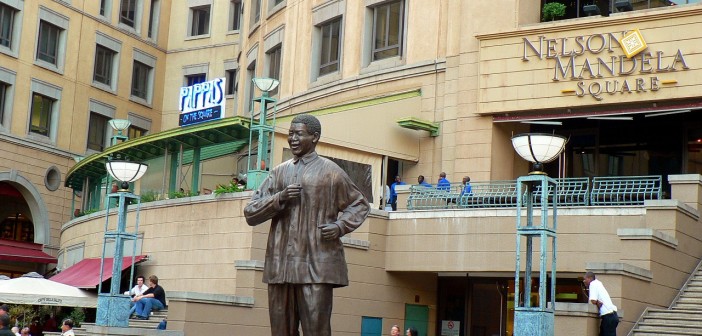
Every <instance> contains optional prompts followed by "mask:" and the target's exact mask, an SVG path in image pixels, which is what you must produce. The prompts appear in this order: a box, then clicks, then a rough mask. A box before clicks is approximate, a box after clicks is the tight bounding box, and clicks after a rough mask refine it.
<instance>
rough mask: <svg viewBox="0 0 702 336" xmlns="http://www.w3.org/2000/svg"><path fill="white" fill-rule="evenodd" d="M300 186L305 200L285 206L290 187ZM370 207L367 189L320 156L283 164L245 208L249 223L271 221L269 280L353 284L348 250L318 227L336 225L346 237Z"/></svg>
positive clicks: (266, 270) (266, 269)
mask: <svg viewBox="0 0 702 336" xmlns="http://www.w3.org/2000/svg"><path fill="white" fill-rule="evenodd" d="M293 183H300V184H301V185H302V194H301V196H300V198H298V199H294V200H288V201H287V202H281V201H280V200H279V194H280V192H281V191H283V190H284V189H285V187H286V186H288V185H290V184H293ZM369 212H370V207H369V205H368V201H367V200H366V199H365V198H364V197H363V194H362V193H361V191H360V190H359V189H358V188H357V187H356V185H354V184H353V182H352V181H351V179H350V178H349V177H348V175H347V174H346V173H345V172H344V171H343V170H342V169H341V168H339V166H337V165H336V164H335V163H334V162H332V161H330V160H328V159H325V158H323V157H320V156H318V155H317V153H316V152H312V153H308V154H307V155H305V156H303V157H302V158H300V159H298V158H294V159H292V160H288V161H286V162H283V163H281V164H280V165H278V166H277V167H275V168H274V169H273V171H271V173H270V175H269V176H268V177H267V178H266V179H265V180H264V182H263V184H262V185H261V187H260V188H259V189H258V190H257V191H256V193H255V194H254V195H253V197H252V198H251V201H250V202H249V204H248V205H247V206H246V208H245V209H244V215H245V216H246V221H247V222H248V223H249V225H252V226H253V225H258V224H261V223H264V222H266V221H267V220H269V219H271V230H270V234H269V236H268V246H267V248H266V264H265V267H264V273H263V282H265V283H269V284H283V283H293V284H318V283H325V284H332V285H334V286H337V287H341V286H346V285H348V282H349V280H348V270H347V267H346V260H345V257H344V246H343V244H342V243H341V240H340V239H336V240H323V239H322V237H321V230H320V229H319V228H318V225H323V224H331V223H333V224H336V225H337V226H338V227H339V228H340V230H341V231H340V237H341V236H343V235H345V234H347V233H349V232H352V231H353V230H355V229H356V228H358V227H359V226H360V225H361V224H362V223H363V221H364V220H365V219H366V217H367V216H368V213H369Z"/></svg>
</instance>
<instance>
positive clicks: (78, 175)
mask: <svg viewBox="0 0 702 336" xmlns="http://www.w3.org/2000/svg"><path fill="white" fill-rule="evenodd" d="M249 124H250V120H249V119H248V118H242V117H231V118H225V119H220V120H217V121H211V122H206V123H202V124H196V125H192V126H187V127H182V128H174V129H170V130H167V131H163V132H159V133H154V134H150V135H146V136H143V137H139V138H135V139H131V140H128V141H125V142H122V143H119V144H117V145H114V146H111V147H108V148H107V149H106V150H105V151H104V152H101V153H96V154H93V155H90V156H88V157H86V158H85V159H83V160H81V161H80V162H78V163H76V165H75V166H73V167H72V168H71V169H70V170H69V171H68V174H67V175H66V183H65V186H66V187H70V188H73V189H74V190H82V189H83V181H84V180H85V178H86V177H92V178H102V177H104V176H105V175H106V174H107V171H106V170H105V162H107V158H108V157H120V158H127V159H129V160H133V161H139V162H144V161H146V160H150V159H153V158H157V157H162V156H164V155H165V154H166V153H167V152H168V151H178V150H180V148H181V146H182V147H183V150H184V151H187V150H192V149H193V148H196V147H200V148H202V149H203V151H204V150H205V148H207V147H210V146H217V145H218V146H219V147H216V150H214V151H213V155H214V153H215V152H216V153H221V152H223V151H225V150H223V149H222V148H223V147H226V143H232V144H231V146H232V147H237V148H232V149H231V151H229V153H231V152H233V151H235V150H237V149H239V148H241V147H242V146H243V145H245V144H246V143H248V141H249Z"/></svg>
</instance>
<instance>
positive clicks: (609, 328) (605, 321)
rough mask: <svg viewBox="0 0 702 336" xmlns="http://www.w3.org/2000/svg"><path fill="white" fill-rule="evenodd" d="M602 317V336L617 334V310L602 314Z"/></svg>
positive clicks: (614, 335)
mask: <svg viewBox="0 0 702 336" xmlns="http://www.w3.org/2000/svg"><path fill="white" fill-rule="evenodd" d="M600 319H601V320H600V336H617V325H618V324H619V315H617V312H611V313H609V314H607V315H602V316H601V317H600Z"/></svg>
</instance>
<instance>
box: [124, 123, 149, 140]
mask: <svg viewBox="0 0 702 336" xmlns="http://www.w3.org/2000/svg"><path fill="white" fill-rule="evenodd" d="M146 132H147V131H146V130H145V129H143V128H139V127H136V126H129V129H128V130H127V136H128V137H129V139H136V138H138V137H142V136H144V135H146Z"/></svg>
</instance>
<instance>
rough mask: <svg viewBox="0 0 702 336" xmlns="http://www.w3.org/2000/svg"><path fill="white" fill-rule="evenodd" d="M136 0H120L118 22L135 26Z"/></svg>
mask: <svg viewBox="0 0 702 336" xmlns="http://www.w3.org/2000/svg"><path fill="white" fill-rule="evenodd" d="M136 11H137V0H122V3H121V5H120V7H119V22H120V23H123V24H125V25H127V26H129V27H132V28H136Z"/></svg>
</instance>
